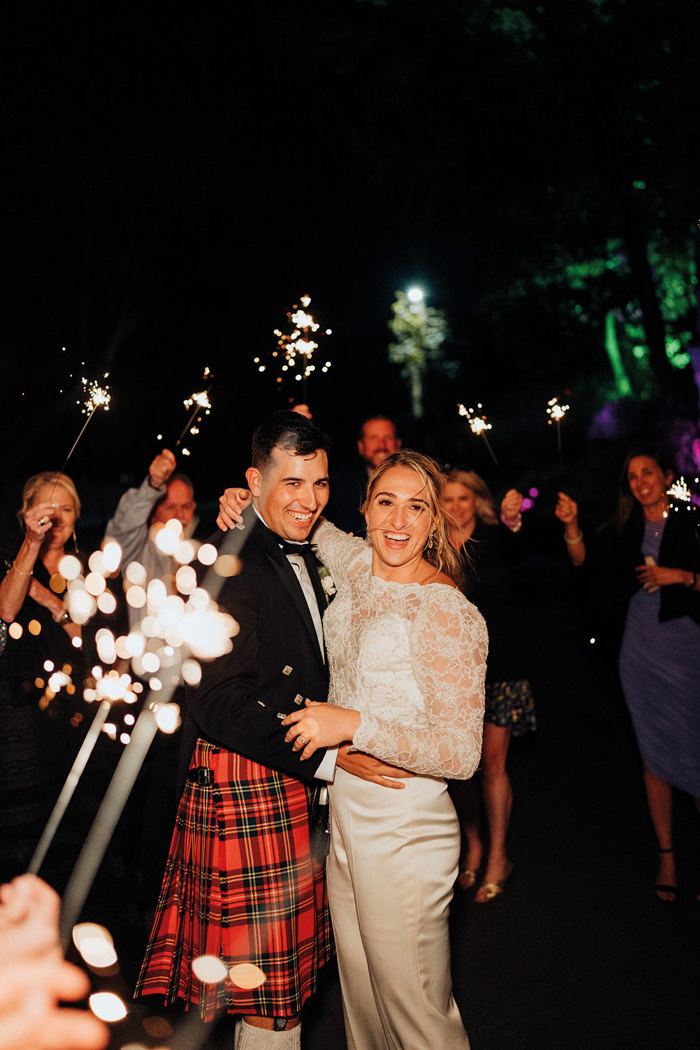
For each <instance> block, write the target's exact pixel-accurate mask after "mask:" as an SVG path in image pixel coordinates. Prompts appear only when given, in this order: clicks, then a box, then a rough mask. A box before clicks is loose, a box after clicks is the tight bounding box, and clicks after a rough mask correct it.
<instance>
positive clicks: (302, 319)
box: [253, 295, 332, 396]
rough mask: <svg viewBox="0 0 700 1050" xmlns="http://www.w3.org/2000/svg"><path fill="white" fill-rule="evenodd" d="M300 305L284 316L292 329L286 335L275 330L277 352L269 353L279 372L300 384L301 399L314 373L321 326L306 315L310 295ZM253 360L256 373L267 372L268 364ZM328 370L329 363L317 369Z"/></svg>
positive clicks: (280, 379) (278, 379) (326, 332)
mask: <svg viewBox="0 0 700 1050" xmlns="http://www.w3.org/2000/svg"><path fill="white" fill-rule="evenodd" d="M299 302H300V303H301V306H299V305H297V304H296V303H295V304H294V306H293V307H292V309H291V310H290V311H289V312H288V313H287V319H288V320H289V323H290V325H291V326H292V330H291V331H290V332H286V333H285V332H282V331H281V330H280V329H279V328H276V329H275V330H274V335H276V336H277V349H276V350H273V351H272V357H273V358H274V359H275V361H276V362H281V364H280V371H282V372H284V373H291V375H293V377H294V379H295V380H296V381H297V382H301V383H303V386H304V396H306V381H307V379H308V378H309V376H310V375H311V374H312V373H313V372H315V371H316V365H315V364H313V363H312V358H313V355H314V353H315V351H316V350H318V347H319V344H318V342H317V339H318V338H320V336H319V335H318V334H317V333H319V332H320V328H321V326H320V324H319V323H318V321H317V320H316V318H315V317H314V316H313V314H312V313H310V312H309V309H308V307H309V304H310V303H311V296H309V295H303V296H302V297H301V299H300V300H299ZM321 334H325V335H331V334H332V332H331V329H330V328H327V329H326V331H325V333H321ZM253 360H254V363H255V364H256V365H257V366H258V371H259V372H265V371H266V370H267V365H264V364H261V361H260V358H259V357H255V358H254V359H253ZM330 367H331V362H330V361H326V362H325V364H323V365H322V366H321V369H320V370H321V372H327V371H328V369H329V368H330ZM277 382H278V383H281V382H282V376H278V377H277Z"/></svg>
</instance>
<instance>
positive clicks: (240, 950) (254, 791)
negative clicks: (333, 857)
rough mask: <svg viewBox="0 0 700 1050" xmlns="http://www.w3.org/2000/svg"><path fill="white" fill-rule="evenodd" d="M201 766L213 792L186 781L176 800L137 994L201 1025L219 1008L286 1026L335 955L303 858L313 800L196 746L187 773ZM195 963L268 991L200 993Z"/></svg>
mask: <svg viewBox="0 0 700 1050" xmlns="http://www.w3.org/2000/svg"><path fill="white" fill-rule="evenodd" d="M201 766H205V767H207V768H209V769H211V770H212V771H213V774H214V783H213V785H212V786H210V787H209V786H206V787H205V786H200V785H198V784H195V783H192V782H191V781H188V782H187V784H186V787H185V790H184V793H183V795H182V799H181V800H180V806H179V809H178V814H177V819H176V823H175V831H174V833H173V839H172V843H171V846H170V853H169V856H168V861H167V865H166V869H165V876H164V878H163V885H162V888H161V893H160V897H159V900H158V906H157V908H156V914H155V919H154V924H153V930H152V933H151V937H150V941H149V944H148V948H147V950H146V956H145V958H144V962H143V966H142V968H141V973H140V975H139V979H138V981H137V985H136V993H135V994H136V995H137V996H139V995H162V996H164V998H165V1002H166V1004H171V1003H173V1002H175V1000H176V999H182V1000H184V1002H185V1004H186V1005H187V1006H189V1005H190V1004H193V1005H198V1006H199V1009H200V1012H201V1015H202V1017H204V1018H205V1019H206V1020H211V1019H212V1018H213V1017H214V1016H215V1014H216V1012H217V1011H218V1010H220V1009H224V1008H225V1009H227V1010H228V1011H229V1012H231V1013H238V1014H258V1015H262V1016H274V1017H291V1016H294V1015H295V1014H298V1013H299V1011H300V1009H301V1006H302V1004H303V1003H304V1001H305V1000H306V999H307V998H308V997H309V995H311V993H312V992H313V991H314V990H315V987H316V982H317V977H318V971H319V970H320V968H321V966H323V964H324V963H325V962H327V961H328V960H329V959H330V958H331V956H332V954H333V938H332V933H331V925H330V915H329V911H328V902H327V898H326V887H325V874H324V869H323V867H322V865H320V864H319V863H318V862H317V861H316V860H314V859H313V858H312V856H311V853H310V849H309V794H310V791H309V789H308V788H307V787H306V785H305V784H303V783H302V782H301V781H299V780H296V779H295V778H294V777H289V776H286V775H285V774H283V773H278V772H276V771H275V770H272V769H270V768H269V767H267V766H264V765H261V764H260V763H258V762H253V761H252V760H251V759H247V758H244V757H243V756H242V755H239V754H237V753H236V752H233V751H227V750H225V749H223V748H218V747H215V746H214V745H212V744H209V743H207V742H206V741H203V740H198V741H197V743H196V745H195V749H194V752H193V755H192V760H191V763H190V768H196V767H201ZM200 955H214V956H216V957H217V958H220V959H222V960H223V961H224V962H225V964H226V966H227V967H229V968H230V967H232V966H236V965H238V964H241V963H253V964H255V965H256V966H257V967H259V968H260V970H261V971H262V972H263V974H264V975H265V980H264V982H263V983H262V985H261V986H260V987H259V988H253V989H248V988H243V987H240V986H239V985H237V984H235V983H234V982H233V981H232V980H231V979H230V978H227V979H226V980H225V981H224V982H222V983H221V984H218V985H210V984H203V983H202V982H201V981H199V980H198V979H197V978H196V977H195V976H194V974H193V973H192V962H193V961H194V960H195V959H196V958H197V957H198V956H200ZM235 976H236V974H235V971H234V977H235Z"/></svg>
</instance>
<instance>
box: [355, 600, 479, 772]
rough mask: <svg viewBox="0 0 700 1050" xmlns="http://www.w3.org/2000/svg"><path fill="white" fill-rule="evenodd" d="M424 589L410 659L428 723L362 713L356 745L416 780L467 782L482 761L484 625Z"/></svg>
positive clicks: (465, 606) (474, 614) (474, 613)
mask: <svg viewBox="0 0 700 1050" xmlns="http://www.w3.org/2000/svg"><path fill="white" fill-rule="evenodd" d="M423 590H424V591H426V592H432V593H428V594H427V595H426V596H425V598H424V599H423V600H422V601H421V607H420V609H419V612H418V614H417V616H416V619H415V621H414V623H413V629H412V634H411V657H412V664H413V674H414V676H415V680H416V683H417V685H418V688H419V689H420V692H421V694H422V697H423V700H424V703H425V712H426V720H425V722H424V724H422V725H417V726H415V725H414V726H412V725H406V724H405V723H404V722H392V721H388V720H386V719H382V718H380V717H378V716H377V715H374V714H372V713H371V711H366V710H363V713H362V723H361V725H360V727H359V729H358V731H357V732H356V733H355V737H354V746H355V747H356V748H357V749H358V750H359V751H366V752H368V753H369V754H371V755H374V756H375V757H376V758H381V759H383V760H384V761H385V762H391V763H393V764H394V765H397V766H401V767H402V768H404V769H410V770H411V771H412V772H414V773H420V774H422V775H424V776H439V777H449V778H452V779H455V780H467V779H468V778H469V777H470V776H472V774H473V773H474V772H475V770H476V768H477V766H478V764H479V758H480V755H481V737H482V732H483V722H484V675H485V672H486V655H487V651H488V637H487V633H486V624H485V623H484V619H483V617H482V616H481V614H480V613H479V612H478V610H477V609H476V607H475V606H473V605H472V604H471V603H470V602H468V601H467V600H466V598H464V596H463V595H462V594H460V593H459V592H458V591H457V590H451V589H448V588H446V587H440V586H436V587H431V586H427V587H425V588H423Z"/></svg>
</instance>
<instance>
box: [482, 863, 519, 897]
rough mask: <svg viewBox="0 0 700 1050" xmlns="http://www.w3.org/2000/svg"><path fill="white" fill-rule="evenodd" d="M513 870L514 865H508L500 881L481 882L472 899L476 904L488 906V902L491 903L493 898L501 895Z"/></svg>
mask: <svg viewBox="0 0 700 1050" xmlns="http://www.w3.org/2000/svg"><path fill="white" fill-rule="evenodd" d="M513 869H514V865H513V864H510V865H509V866H508V871H507V872H506V874H505V875H504V876H503V878H502V879H499V880H498V882H482V884H481V886H479V889H478V890H477V891H476V895H475V897H474V900H475V901H476V903H477V904H488V902H489V901H492V900H493V898H494V897H498V895H499V894H501V893H503V890H504V888H505V884H506V883H507V881H508V879H509V878H510V877H511V875H512V874H513ZM480 895H481V896H480Z"/></svg>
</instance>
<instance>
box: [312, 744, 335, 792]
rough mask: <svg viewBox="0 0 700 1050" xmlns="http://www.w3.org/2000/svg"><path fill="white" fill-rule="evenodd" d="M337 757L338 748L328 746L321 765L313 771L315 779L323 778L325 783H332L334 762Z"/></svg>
mask: <svg viewBox="0 0 700 1050" xmlns="http://www.w3.org/2000/svg"><path fill="white" fill-rule="evenodd" d="M337 758H338V748H337V747H329V748H328V750H327V751H326V753H325V755H324V756H323V760H322V762H321V765H320V766H319V767H318V769H317V770H316V772H315V773H314V777H315V778H316V780H325V781H326V783H327V784H332V783H333V778H334V777H335V763H336V760H337Z"/></svg>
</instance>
